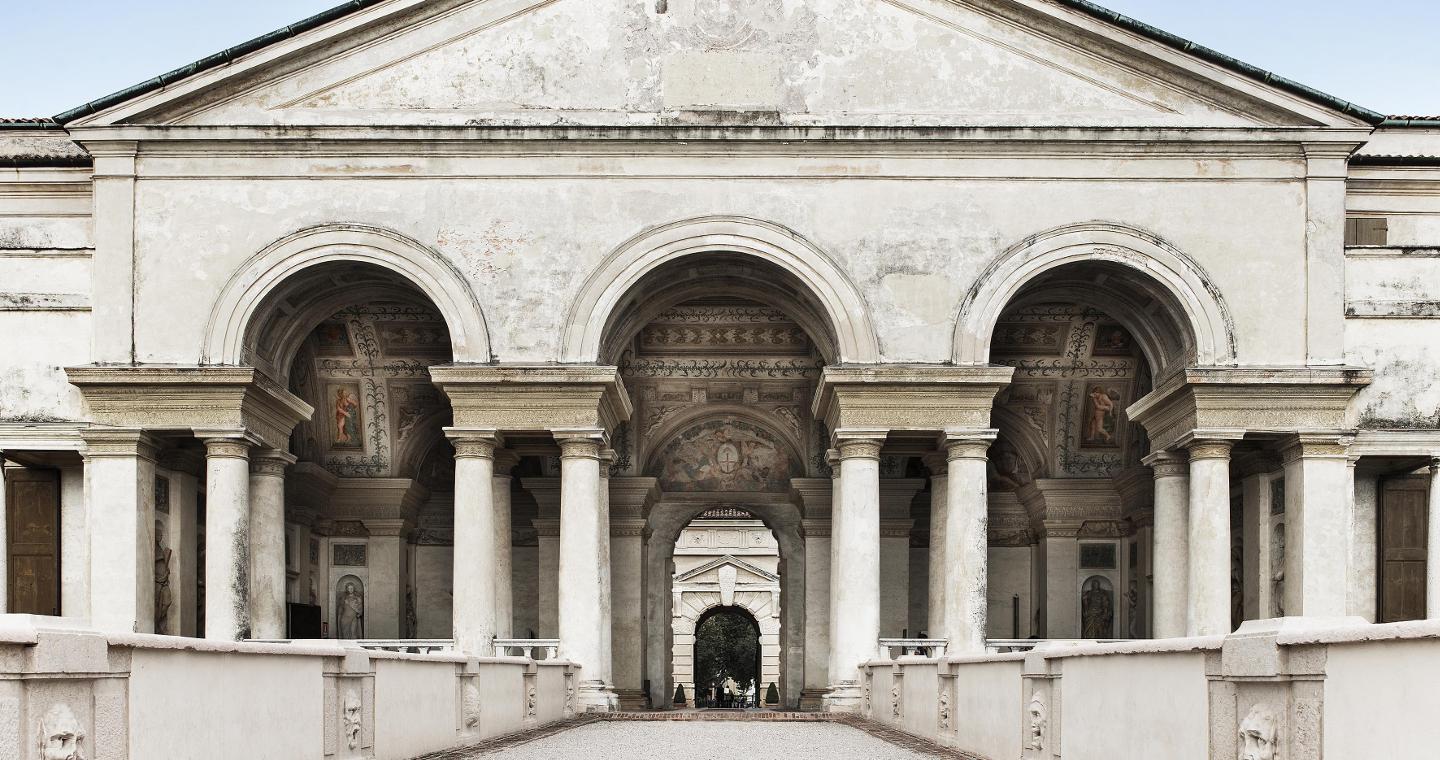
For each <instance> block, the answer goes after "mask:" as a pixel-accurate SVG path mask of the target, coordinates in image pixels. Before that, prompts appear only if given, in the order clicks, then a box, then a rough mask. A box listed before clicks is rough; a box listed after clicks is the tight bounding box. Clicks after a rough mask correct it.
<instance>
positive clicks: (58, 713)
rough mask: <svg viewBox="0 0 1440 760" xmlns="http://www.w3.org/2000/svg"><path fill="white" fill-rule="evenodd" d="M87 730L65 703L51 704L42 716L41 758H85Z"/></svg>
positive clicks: (79, 759) (81, 759) (41, 759)
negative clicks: (81, 725)
mask: <svg viewBox="0 0 1440 760" xmlns="http://www.w3.org/2000/svg"><path fill="white" fill-rule="evenodd" d="M84 744H85V732H84V731H83V730H82V729H81V728H80V721H78V720H76V719H75V713H74V712H72V711H71V710H70V707H69V706H68V705H65V704H59V703H57V704H54V705H51V707H50V709H49V710H46V711H45V715H44V717H42V718H40V741H39V750H40V760H85V747H84Z"/></svg>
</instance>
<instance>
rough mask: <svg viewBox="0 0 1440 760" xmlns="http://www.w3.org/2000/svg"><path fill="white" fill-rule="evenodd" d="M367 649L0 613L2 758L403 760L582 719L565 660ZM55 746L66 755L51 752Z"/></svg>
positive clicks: (571, 668) (575, 672)
mask: <svg viewBox="0 0 1440 760" xmlns="http://www.w3.org/2000/svg"><path fill="white" fill-rule="evenodd" d="M367 643H368V644H370V645H372V647H370V648H367V647H362V646H359V645H357V642H337V641H291V642H278V643H276V642H270V643H266V642H223V641H214V640H202V639H188V638H180V637H170V636H152V635H141V634H106V633H99V632H96V631H93V630H89V629H86V628H83V627H81V626H79V625H78V624H71V622H70V621H67V620H64V619H59V618H39V617H31V616H26V615H0V663H3V668H0V670H3V671H4V672H5V673H6V679H5V680H0V708H3V709H0V757H4V758H19V759H22V760H31V759H32V758H43V757H52V756H65V757H85V758H111V759H113V760H148V759H149V758H160V757H205V758H213V759H215V760H232V759H233V760H247V759H249V758H257V757H305V758H360V757H364V758H375V759H376V760H403V759H404V758H411V757H414V756H416V755H418V754H423V753H427V752H434V751H440V750H447V749H451V748H455V747H461V746H465V745H467V744H472V743H477V742H479V741H482V740H484V739H488V738H491V737H495V736H501V735H504V734H509V733H514V732H516V731H521V730H526V729H529V728H532V727H535V726H540V725H543V724H546V723H550V722H554V721H558V720H562V719H564V718H567V717H570V716H572V715H573V714H574V712H575V689H576V685H577V683H578V678H579V677H580V669H579V667H578V666H576V665H574V664H572V663H570V662H566V661H562V660H558V659H551V660H546V661H543V662H536V661H534V660H531V659H526V658H519V657H483V658H477V657H467V656H463V655H460V654H456V653H454V652H451V651H444V650H443V649H431V651H429V652H426V653H420V654H413V653H410V652H397V651H391V650H392V649H393V648H394V645H397V644H405V645H407V647H408V648H413V647H415V646H420V647H443V646H444V644H445V643H446V642H420V643H418V644H417V643H416V642H393V641H383V642H367ZM67 742H68V745H67V744H66V743H67ZM62 745H65V747H64V748H63V749H64V751H67V752H71V754H64V755H58V754H53V753H52V754H46V752H47V751H48V750H50V749H61V748H62ZM72 750H73V752H72Z"/></svg>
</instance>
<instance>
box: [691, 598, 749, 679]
mask: <svg viewBox="0 0 1440 760" xmlns="http://www.w3.org/2000/svg"><path fill="white" fill-rule="evenodd" d="M759 662H760V634H759V631H758V630H757V628H756V625H755V620H754V618H752V617H750V616H749V615H748V614H746V613H744V612H739V611H731V610H721V611H720V612H717V613H715V614H713V615H711V616H710V617H708V618H706V619H705V621H704V622H703V623H701V624H700V627H699V629H697V630H696V631H695V683H696V685H697V688H698V686H699V685H700V684H712V683H713V684H719V683H722V682H724V680H725V677H726V676H729V677H731V678H733V679H735V683H736V684H738V685H739V686H740V687H741V688H744V687H745V684H747V683H753V682H758V681H759V678H760V673H759V672H758V671H757V669H756V668H757V665H758V664H759Z"/></svg>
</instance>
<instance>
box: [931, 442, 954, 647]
mask: <svg viewBox="0 0 1440 760" xmlns="http://www.w3.org/2000/svg"><path fill="white" fill-rule="evenodd" d="M926 464H927V465H929V467H930V473H931V475H930V556H929V557H928V558H927V559H928V562H927V565H926V567H927V568H928V576H929V577H928V581H929V583H928V589H927V592H926V605H925V606H926V612H927V615H926V618H925V627H926V629H927V631H928V632H929V635H930V636H931V637H932V638H933V637H935V636H943V635H944V634H943V633H942V632H943V631H944V630H945V514H946V512H947V509H948V507H949V502H948V501H947V498H948V497H947V496H946V490H945V489H946V483H947V482H948V480H949V478H948V477H947V475H948V474H949V467H950V465H949V463H948V462H947V461H946V459H945V457H944V456H943V455H936V456H934V457H931V458H927V461H926Z"/></svg>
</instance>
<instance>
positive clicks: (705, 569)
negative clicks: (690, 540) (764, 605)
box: [675, 554, 780, 584]
mask: <svg viewBox="0 0 1440 760" xmlns="http://www.w3.org/2000/svg"><path fill="white" fill-rule="evenodd" d="M726 566H729V567H733V568H735V582H736V583H737V584H747V583H752V584H753V583H764V584H774V583H779V582H780V576H778V575H776V574H774V573H771V572H768V571H766V570H764V569H762V568H760V567H757V566H755V565H752V564H750V563H749V562H746V561H745V560H743V559H740V558H739V557H735V556H733V555H730V554H726V555H725V556H723V557H717V558H715V559H713V560H710V561H709V562H706V563H705V564H703V565H701V566H699V567H697V568H694V569H692V570H688V571H686V572H683V573H678V574H676V576H675V583H719V582H720V580H719V577H720V568H722V567H726Z"/></svg>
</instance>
